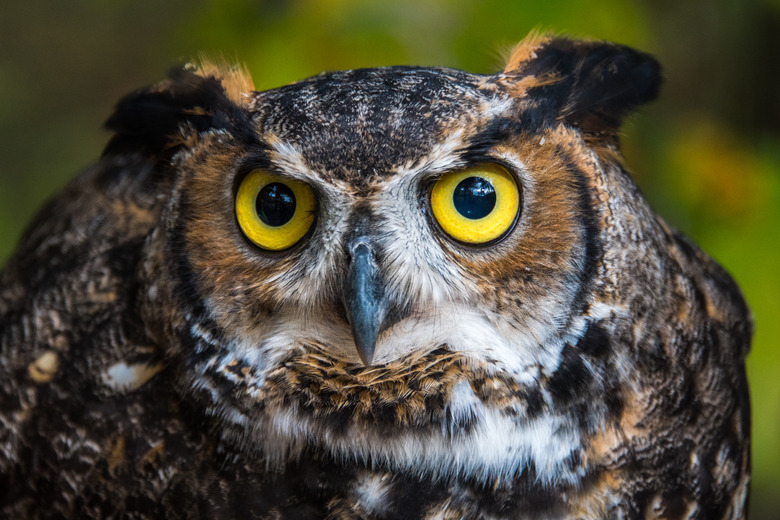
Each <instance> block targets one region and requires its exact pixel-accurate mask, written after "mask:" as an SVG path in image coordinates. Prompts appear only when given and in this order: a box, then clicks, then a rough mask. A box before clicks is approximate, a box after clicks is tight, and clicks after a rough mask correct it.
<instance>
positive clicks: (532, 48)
mask: <svg viewBox="0 0 780 520" xmlns="http://www.w3.org/2000/svg"><path fill="white" fill-rule="evenodd" d="M551 39H552V36H549V35H545V34H542V33H540V32H537V31H532V32H531V33H529V34H528V36H526V37H525V38H523V40H522V41H521V42H520V43H518V44H517V45H515V47H514V49H512V53H511V54H510V55H509V59H508V60H507V62H506V66H505V67H504V73H506V74H511V73H512V72H513V71H516V70H518V69H520V68H521V67H522V66H523V64H524V63H527V62H529V61H531V60H533V59H534V58H536V49H538V48H540V47H541V46H542V45H543V44H544V43H546V42H548V41H550V40H551Z"/></svg>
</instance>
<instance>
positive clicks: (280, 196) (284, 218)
mask: <svg viewBox="0 0 780 520" xmlns="http://www.w3.org/2000/svg"><path fill="white" fill-rule="evenodd" d="M255 209H256V210H257V215H258V216H259V217H260V220H262V221H263V222H265V223H266V224H268V225H269V226H273V227H278V226H283V225H284V224H287V223H288V222H289V221H290V219H291V218H293V215H295V195H294V194H293V192H292V190H291V189H290V188H289V187H288V186H286V185H284V184H282V183H280V182H272V183H271V184H268V185H266V186H265V187H263V189H262V190H260V193H258V194H257V199H256V200H255Z"/></svg>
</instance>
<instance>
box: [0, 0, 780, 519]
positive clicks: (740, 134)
mask: <svg viewBox="0 0 780 520" xmlns="http://www.w3.org/2000/svg"><path fill="white" fill-rule="evenodd" d="M532 29H542V30H550V31H555V32H564V33H567V34H571V35H575V36H587V37H592V38H598V39H607V40H613V41H616V42H620V43H624V44H628V45H631V46H634V47H637V48H640V49H643V50H646V51H649V52H651V53H653V54H655V55H656V56H658V58H659V59H660V61H661V62H662V63H663V64H664V67H665V76H666V84H665V87H664V89H663V91H662V95H661V99H660V100H659V101H658V102H657V103H655V104H654V105H652V106H650V107H648V108H646V109H645V110H644V111H643V112H642V113H641V114H640V115H639V116H637V117H635V118H633V119H632V120H631V121H630V122H629V124H628V125H627V126H626V128H625V138H624V147H625V152H626V156H627V159H628V165H629V168H630V169H631V170H632V171H633V173H634V175H635V177H636V179H637V180H638V182H639V183H640V185H641V186H642V188H643V190H644V191H645V193H646V195H647V196H648V198H649V199H650V200H651V202H652V204H653V205H654V206H655V207H656V209H657V210H658V211H659V212H660V213H661V214H662V215H663V216H664V217H665V218H666V219H667V220H668V221H669V222H671V223H672V224H673V225H674V226H676V227H678V228H680V229H682V230H683V231H685V232H686V233H687V234H689V235H690V236H692V237H693V238H694V239H695V240H696V241H697V242H698V243H699V244H701V245H702V246H703V247H704V249H705V250H707V251H708V252H709V253H710V254H711V255H713V256H714V257H715V258H716V259H717V260H719V261H720V262H721V263H722V264H723V265H724V266H725V267H726V268H727V269H728V270H729V271H731V273H733V275H734V276H735V277H736V279H737V280H738V282H739V283H740V285H741V286H742V288H743V290H744V292H745V294H746V295H747V299H748V301H749V302H750V304H751V306H752V308H753V312H754V313H755V317H756V335H755V342H754V345H753V352H752V354H751V355H750V357H749V359H748V372H749V379H750V382H751V391H752V396H753V418H754V419H753V427H754V435H753V439H754V450H753V467H754V481H753V488H752V502H753V503H752V515H751V517H752V518H754V519H764V518H765V519H770V518H771V519H776V518H778V517H780V493H777V492H776V490H777V488H778V483H780V349H775V347H774V345H775V344H776V343H777V341H776V338H778V337H779V336H780V299H779V298H778V294H780V262H778V255H779V254H780V88H779V87H778V83H779V82H780V50H779V49H780V0H714V1H713V0H710V1H707V0H685V1H679V0H644V1H631V2H629V1H620V0H600V1H599V2H583V1H576V0H561V1H551V0H526V1H518V0H481V1H479V0H471V1H466V0H452V1H444V0H395V1H392V2H374V1H368V0H329V1H313V0H297V1H282V0H266V1H260V0H254V1H250V0H226V1H216V0H206V1H204V0H172V1H168V2H164V3H163V2H161V1H160V0H114V1H108V0H71V1H69V2H62V1H59V2H58V1H54V0H48V1H44V0H10V1H9V0H6V1H5V2H4V5H3V8H2V10H0V263H4V262H5V260H6V259H7V257H8V255H9V254H10V252H11V250H12V248H13V246H14V244H15V242H16V241H17V240H18V237H19V235H20V233H21V231H22V229H23V226H24V225H25V223H26V222H27V221H28V220H29V219H30V218H31V216H32V215H33V214H34V212H35V211H36V209H37V208H38V207H40V205H41V203H42V202H43V201H44V200H45V199H46V198H47V197H49V196H51V195H52V194H53V193H55V192H56V191H58V190H59V189H60V188H61V187H62V186H63V184H64V183H65V182H67V180H68V179H69V178H71V177H73V176H74V175H75V174H77V173H78V172H79V171H80V170H81V169H82V168H83V167H84V166H86V165H88V164H90V163H91V162H92V161H94V160H96V158H97V157H98V156H99V154H100V151H101V148H102V146H103V145H104V144H105V142H106V140H107V134H106V133H104V132H103V131H102V130H101V129H100V127H101V124H102V122H103V121H104V120H105V119H106V118H107V117H108V115H109V114H110V112H111V109H112V106H113V104H114V103H115V102H116V101H117V99H118V98H119V97H120V96H121V95H123V94H125V93H127V92H129V91H130V90H132V89H135V88H137V87H140V86H143V85H146V84H149V83H152V82H154V81H157V80H158V79H160V78H161V77H162V76H163V75H164V73H165V72H166V70H167V69H168V67H169V66H170V65H172V64H174V63H177V62H180V61H181V60H184V59H187V58H188V57H191V56H195V55H197V54H198V53H200V52H206V53H209V54H221V55H224V56H226V57H227V58H230V59H237V60H240V61H242V62H245V63H246V64H247V65H248V66H249V69H250V70H251V71H252V75H253V77H254V80H255V86H256V87H257V88H258V90H262V89H267V88H271V87H276V86H279V85H283V84H285V83H288V82H291V81H294V80H297V79H301V78H304V77H306V76H310V75H313V74H316V73H319V72H321V71H323V70H333V69H344V68H356V67H369V66H381V65H394V64H416V65H445V66H450V67H457V68H462V69H465V70H468V71H471V72H484V73H488V72H494V71H496V70H498V69H499V68H500V67H501V65H502V58H501V56H502V55H505V54H506V51H507V50H508V49H510V48H511V46H512V45H513V44H514V43H515V42H517V41H518V40H520V39H521V38H522V37H523V36H525V35H526V34H527V33H528V32H529V31H530V30H532Z"/></svg>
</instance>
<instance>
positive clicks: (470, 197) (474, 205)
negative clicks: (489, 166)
mask: <svg viewBox="0 0 780 520" xmlns="http://www.w3.org/2000/svg"><path fill="white" fill-rule="evenodd" d="M452 202H453V204H455V209H456V210H458V213H460V214H461V215H463V216H464V217H466V218H470V219H473V220H476V219H479V218H482V217H486V216H487V215H489V214H490V212H491V211H493V208H494V207H496V190H495V188H493V185H492V184H490V183H489V182H488V181H487V180H486V179H483V178H482V177H469V178H468V179H463V180H462V181H460V182H459V183H458V185H457V186H456V187H455V193H453V195H452Z"/></svg>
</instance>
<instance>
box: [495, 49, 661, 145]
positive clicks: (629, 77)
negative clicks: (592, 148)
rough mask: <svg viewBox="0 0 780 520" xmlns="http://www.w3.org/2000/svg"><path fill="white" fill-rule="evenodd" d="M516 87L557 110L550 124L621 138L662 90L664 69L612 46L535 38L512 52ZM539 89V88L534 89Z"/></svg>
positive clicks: (512, 76) (511, 71)
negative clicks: (630, 118) (628, 119)
mask: <svg viewBox="0 0 780 520" xmlns="http://www.w3.org/2000/svg"><path fill="white" fill-rule="evenodd" d="M503 74H504V75H506V76H507V77H508V78H509V80H510V82H514V83H517V84H523V83H525V84H528V83H529V82H528V78H531V77H533V78H554V79H555V81H547V82H543V83H540V82H537V83H539V84H538V87H539V88H535V89H530V90H528V91H527V92H526V89H520V90H518V91H517V92H520V93H522V94H524V95H527V96H529V97H532V98H534V99H539V100H540V101H542V102H541V103H538V104H537V105H538V106H543V107H545V109H546V110H550V111H552V113H550V114H547V116H548V117H547V119H550V118H553V119H555V120H559V121H565V122H567V123H569V124H571V125H573V126H576V127H578V128H580V129H581V130H582V131H584V132H587V133H596V134H600V133H610V134H611V133H615V132H616V131H617V130H618V129H619V127H620V124H621V123H622V121H623V118H624V117H625V116H627V115H628V114H629V113H630V112H632V111H633V110H635V109H636V108H637V107H639V106H641V105H643V104H645V103H647V102H649V101H652V100H653V99H655V98H656V96H657V95H658V91H659V89H660V85H661V67H660V65H659V64H658V62H657V61H656V60H655V59H654V58H653V57H652V56H650V55H649V54H646V53H644V52H640V51H636V50H634V49H631V48H629V47H625V46H622V45H617V44H613V43H607V42H589V41H577V40H570V39H567V38H551V37H541V36H538V35H536V34H532V35H531V36H530V37H529V38H526V40H523V41H522V42H521V43H520V44H519V45H518V46H517V47H516V48H515V51H514V52H513V53H512V56H511V57H510V60H509V62H508V63H507V66H506V68H505V69H504V73H503ZM531 86H536V85H533V84H532V85H531Z"/></svg>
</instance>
